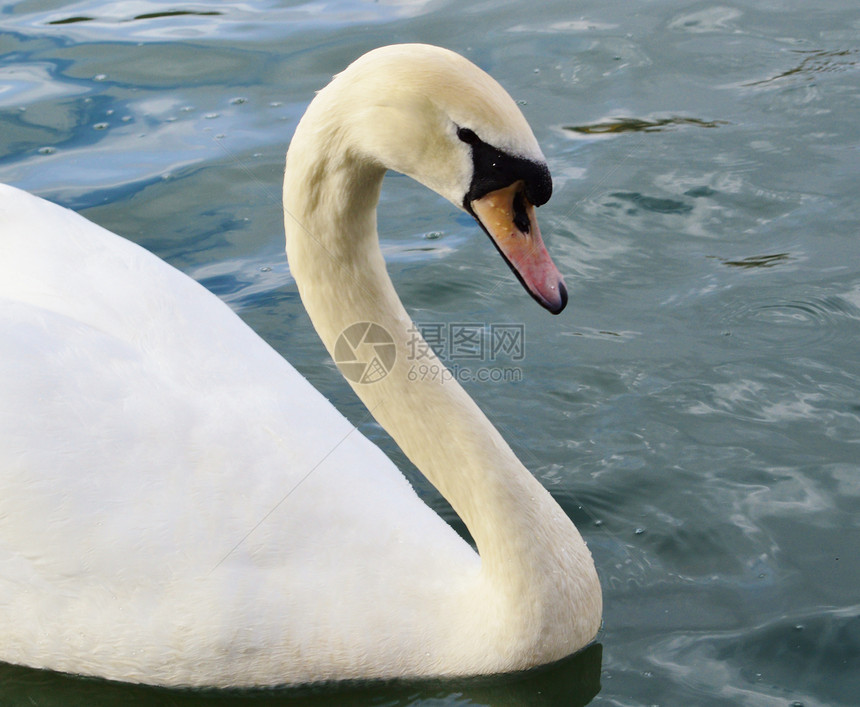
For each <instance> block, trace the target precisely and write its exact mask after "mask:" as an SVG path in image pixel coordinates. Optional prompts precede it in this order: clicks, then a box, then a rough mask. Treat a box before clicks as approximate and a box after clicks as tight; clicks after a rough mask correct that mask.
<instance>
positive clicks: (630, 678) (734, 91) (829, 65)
mask: <svg viewBox="0 0 860 707" xmlns="http://www.w3.org/2000/svg"><path fill="white" fill-rule="evenodd" d="M395 41H424V42H431V43H437V44H443V45H445V46H448V47H450V48H452V49H455V50H457V51H459V52H461V53H463V54H465V55H466V56H468V57H469V58H471V59H472V60H473V61H475V62H476V63H478V64H479V65H481V66H482V67H483V68H485V69H487V70H488V71H489V72H490V73H492V74H493V75H494V76H495V77H496V78H498V79H499V80H500V81H501V82H502V83H503V85H505V86H506V88H508V90H509V91H510V92H511V93H512V94H513V95H514V97H515V98H516V99H517V100H519V101H520V103H521V105H522V108H523V111H524V112H525V114H526V116H527V118H528V119H529V120H530V122H531V124H532V125H533V127H534V130H535V133H536V135H537V137H538V139H539V140H540V142H541V144H542V146H543V149H544V152H545V153H546V155H547V158H548V160H549V163H550V167H551V169H552V171H553V175H554V179H555V192H554V196H553V199H552V200H551V201H550V203H549V204H548V205H546V206H544V207H542V208H541V209H540V211H539V214H538V215H539V218H540V220H541V224H542V230H543V233H544V237H545V239H546V241H547V243H548V247H549V249H550V251H551V252H552V253H553V254H554V256H555V259H556V262H557V263H558V265H559V267H560V269H561V270H562V272H564V273H565V275H566V278H567V284H568V289H569V291H570V304H569V305H568V309H567V310H566V311H565V312H564V313H563V314H562V315H561V316H560V317H551V316H549V315H548V314H547V313H546V312H544V311H542V310H541V309H540V308H539V307H538V306H537V305H536V304H535V303H534V302H533V301H532V300H531V299H530V298H529V297H528V296H526V295H525V293H524V292H523V291H522V288H521V287H520V286H519V284H518V283H517V282H516V281H515V279H514V278H513V276H512V275H511V274H510V272H509V271H508V269H507V267H506V266H505V265H504V264H503V263H502V262H501V261H500V259H499V258H498V257H497V255H496V254H495V252H494V251H493V249H492V248H491V247H490V246H489V244H488V243H487V242H486V237H485V236H483V235H482V234H481V233H480V232H479V231H478V229H477V228H476V227H475V225H474V224H473V223H472V222H471V221H470V219H469V218H467V217H464V216H463V215H459V214H457V213H455V212H454V211H453V210H452V209H451V208H450V207H449V206H448V205H447V204H446V203H445V202H443V201H442V200H440V199H439V198H438V197H436V196H435V195H433V194H430V193H427V192H426V191H424V190H423V189H421V188H420V187H417V186H416V185H414V184H413V183H411V182H410V181H409V180H407V179H405V178H403V177H398V176H392V177H390V178H389V179H388V180H387V182H386V188H385V192H384V195H383V202H382V205H381V211H380V232H381V237H382V241H383V247H384V249H385V252H386V255H387V257H388V260H389V267H390V272H391V274H392V278H393V280H394V282H395V284H396V286H397V287H398V290H399V292H400V294H401V296H402V298H403V300H404V302H405V304H406V306H407V308H408V309H409V310H410V312H411V313H412V314H413V317H414V319H415V320H416V321H418V322H419V323H421V324H423V325H427V326H440V325H441V326H445V325H449V324H454V325H456V324H458V323H464V322H465V323H470V324H476V325H479V326H480V327H482V330H483V331H489V330H490V328H491V327H493V326H509V325H510V326H515V327H521V329H520V331H521V332H522V343H523V344H524V349H523V352H522V354H523V355H522V356H521V357H519V358H517V359H516V360H514V359H515V357H514V356H513V355H502V356H500V357H498V358H497V360H495V361H492V362H490V361H486V360H478V361H475V360H465V359H464V360H462V361H457V362H456V363H458V364H460V365H461V367H462V368H463V369H464V370H465V371H466V372H467V373H466V374H465V375H469V374H470V373H475V374H476V373H477V371H478V370H479V369H487V368H490V367H495V368H497V369H498V368H503V369H517V370H519V371H520V377H519V378H518V379H517V380H514V381H512V382H511V381H509V382H476V381H473V382H468V383H466V387H467V389H468V390H469V392H470V393H471V394H472V395H473V397H474V398H475V399H476V400H477V401H478V402H479V403H480V404H481V406H482V407H483V408H484V409H485V410H486V411H487V412H488V414H489V415H490V417H491V419H492V420H493V421H494V422H495V423H496V424H497V425H498V427H499V428H500V429H501V431H502V432H503V434H504V435H505V437H506V438H507V439H508V440H509V441H510V443H511V444H512V446H513V447H514V449H515V450H516V451H517V453H518V454H519V455H520V457H521V459H522V460H523V461H524V462H525V463H526V465H527V466H529V468H530V469H531V470H532V471H533V472H534V473H535V474H536V475H537V476H538V477H539V478H540V479H541V480H542V481H543V483H544V484H545V485H546V486H547V487H548V488H549V489H550V490H551V491H552V492H553V494H554V495H555V496H556V498H557V499H558V500H559V501H560V502H561V504H562V505H563V506H564V508H565V510H566V511H567V512H568V513H569V514H570V515H571V516H572V517H573V518H574V520H575V521H576V523H577V525H578V526H579V527H580V528H581V530H582V532H583V534H584V536H585V538H586V540H587V541H588V543H589V546H590V547H591V549H592V552H593V554H594V557H595V561H596V564H597V567H598V571H599V573H600V576H601V580H602V584H603V587H604V601H605V607H606V608H605V623H604V627H603V629H602V631H601V632H600V635H599V636H598V645H596V646H594V647H592V648H591V649H589V650H588V651H586V652H585V653H583V654H581V655H578V656H574V657H573V658H571V659H568V660H566V661H563V662H562V663H560V664H558V665H555V666H551V667H549V668H546V669H543V670H540V671H536V672H534V673H530V674H526V675H522V676H512V677H505V678H494V679H487V680H472V681H458V682H444V681H433V682H418V683H405V684H395V685H382V686H380V685H369V686H352V687H345V688H339V689H335V690H331V689H327V690H323V691H316V690H282V691H265V692H262V693H250V694H248V693H240V694H237V693H227V694H223V693H212V692H202V693H201V692H176V691H173V692H171V691H163V690H156V689H151V688H139V687H130V686H123V685H113V684H106V683H103V682H100V681H92V680H80V679H74V678H68V677H64V676H56V675H51V674H47V673H41V672H38V671H32V670H26V669H21V668H16V667H11V666H6V667H4V666H0V705H4V707H5V705H30V704H36V705H107V704H116V705H127V704H132V705H162V704H176V705H206V704H219V705H220V704H250V703H254V704H257V703H260V704H275V703H277V704H282V703H283V704H321V705H322V704H336V705H364V704H368V705H427V706H429V705H434V706H435V705H467V704H468V705H475V704H479V705H509V704H510V705H514V704H516V705H520V704H522V705H532V704H534V705H570V704H587V703H589V701H590V703H591V704H593V705H708V706H710V705H765V706H768V707H769V706H771V705H793V704H798V705H800V704H802V705H805V706H806V707H811V706H813V705H853V704H857V699H858V698H857V695H858V694H860V591H858V585H860V554H858V549H857V548H858V546H860V520H858V513H857V509H858V505H860V338H858V335H860V205H858V196H860V127H858V126H860V121H858V115H860V11H858V7H857V6H856V4H855V3H851V2H840V1H837V0H829V1H821V2H816V1H812V2H801V1H800V0H791V1H790V0H786V1H784V2H778V1H775V0H772V1H768V2H752V0H743V1H730V2H723V3H719V4H718V3H715V2H710V1H707V0H702V1H699V2H671V1H669V0H654V1H652V2H619V1H618V0H609V1H608V2H607V1H604V2H593V1H589V2H577V3H574V2H561V1H551V2H541V3H523V2H475V3H464V2H451V1H446V0H437V1H431V0H425V1H423V2H420V1H419V2H409V1H408V0H400V1H395V0H392V1H390V2H361V1H359V0H333V1H332V2H314V3H301V2H253V1H252V2H244V3H241V2H223V3H207V4H203V3H196V2H192V3H185V4H183V3H180V4H175V5H174V4H169V3H162V2H155V1H152V0H149V1H142V2H134V3H125V2H110V3H109V2H104V1H103V0H89V1H86V0H84V1H81V2H75V3H64V2H35V1H34V2H18V3H3V4H0V181H3V182H8V183H11V184H15V185H17V186H21V187H23V188H26V189H29V190H31V191H33V192H35V193H38V194H40V195H42V196H45V197H48V198H51V199H53V200H55V201H58V202H60V203H62V204H65V205H67V206H70V207H72V208H74V209H76V210H78V211H81V212H82V213H84V214H85V215H86V216H87V217H88V218H90V219H92V220H93V221H96V222H97V223H100V224H102V225H104V226H105V227H107V228H109V229H111V230H113V231H115V232H117V233H120V234H122V235H124V236H126V237H129V238H131V239H132V240H135V241H137V242H138V243H141V244H142V245H144V246H145V247H147V248H149V249H151V250H152V251H154V252H155V253H157V254H158V255H160V256H161V257H163V258H165V259H166V260H168V261H169V262H171V263H173V264H174V265H176V266H178V267H179V268H181V269H183V270H184V271H186V272H187V273H189V274H190V275H192V276H193V277H195V278H197V279H198V280H200V281H201V282H203V283H204V284H205V285H206V286H207V287H209V288H210V289H212V290H213V291H214V292H216V293H217V294H218V295H219V296H221V297H222V298H223V299H225V300H226V301H227V302H228V303H229V304H230V305H231V306H232V307H234V308H235V309H236V310H237V311H239V313H240V314H241V315H242V316H243V317H244V318H245V319H246V320H247V321H248V322H249V323H250V324H251V325H252V326H253V327H254V328H255V329H256V330H257V331H258V332H260V334H261V335H262V336H263V337H265V338H266V339H267V340H268V341H270V342H271V343H272V344H273V345H274V346H275V347H276V348H277V349H278V350H280V351H281V352H283V353H284V355H286V356H288V358H289V359H290V360H291V361H292V362H293V363H294V365H296V367H297V368H298V369H299V370H300V371H301V372H302V373H303V374H305V375H306V376H307V377H308V378H309V379H310V380H311V381H312V382H313V383H314V385H316V386H317V387H318V388H320V389H321V390H322V391H323V392H324V393H325V394H326V395H327V396H329V398H331V399H332V400H333V401H334V402H335V404H336V405H337V406H338V407H339V408H340V409H341V410H342V411H343V412H344V413H345V414H346V415H347V416H349V417H350V418H351V419H352V420H353V421H355V422H356V423H357V424H359V427H360V428H361V429H362V430H363V431H364V432H365V433H366V434H368V435H369V436H371V437H372V438H373V439H374V440H376V441H377V442H378V443H379V444H380V445H382V446H383V448H385V449H386V451H388V452H389V453H390V454H391V455H392V456H393V457H394V458H395V460H396V461H397V462H398V464H400V465H401V467H402V468H404V469H406V470H407V472H408V473H410V474H412V476H411V477H410V478H413V479H414V482H415V484H416V486H418V488H419V490H420V492H421V493H422V495H423V496H424V497H425V498H426V499H427V500H428V502H429V503H430V504H431V505H433V506H434V507H436V508H438V509H439V511H440V513H442V514H443V515H444V516H445V517H446V518H448V519H450V520H451V521H452V523H454V524H455V526H456V527H459V525H458V523H457V521H456V519H454V518H453V517H452V514H451V512H450V510H449V509H447V508H446V507H445V505H444V503H443V502H442V501H441V500H440V499H439V498H438V496H436V495H435V492H433V490H432V489H430V488H428V486H427V484H426V482H424V481H423V479H421V478H419V477H416V476H414V472H413V471H412V470H411V469H409V467H408V464H407V463H406V461H405V460H404V459H403V457H402V455H401V454H400V453H399V452H398V450H397V449H396V448H394V447H393V445H392V443H391V442H390V440H388V439H387V438H386V437H385V435H384V433H382V432H381V430H380V429H379V428H378V427H376V426H375V425H374V424H372V423H369V422H368V421H367V416H366V414H365V412H364V410H363V409H362V408H361V406H360V404H359V403H358V401H357V400H356V398H355V397H354V396H353V395H352V393H351V391H350V390H349V388H348V387H347V386H346V384H345V383H344V382H343V381H342V380H340V379H339V377H338V375H337V372H336V369H335V368H334V366H333V364H332V363H331V362H330V361H329V360H328V359H327V357H326V355H325V352H324V351H323V349H322V346H321V345H320V343H319V342H318V340H317V338H316V336H315V334H314V332H313V330H312V329H311V327H310V324H309V322H308V319H307V317H306V315H305V314H304V312H303V310H302V308H301V305H300V303H299V301H298V297H297V294H296V290H295V286H294V284H293V282H292V280H291V278H290V276H289V271H288V269H287V267H286V263H285V259H284V256H283V252H282V250H283V243H282V238H283V235H282V226H281V213H280V207H279V200H280V178H281V173H282V165H283V154H284V152H285V150H286V147H287V144H288V142H289V138H290V135H291V133H292V130H293V128H294V126H295V124H296V121H297V119H298V117H299V116H300V115H301V113H302V111H303V109H304V107H305V106H306V105H307V103H308V101H309V100H310V98H311V97H312V95H313V92H314V90H315V89H317V88H319V87H321V86H322V85H324V84H325V83H326V81H327V80H328V78H329V77H330V75H331V74H333V73H335V72H336V71H338V70H339V69H341V68H343V67H344V66H345V65H346V64H347V63H349V61H351V60H352V59H353V58H355V57H357V56H358V55H360V54H361V53H363V52H364V51H366V50H368V49H370V48H372V47H374V46H377V45H380V44H386V43H390V42H395ZM0 229H2V224H0ZM446 331H450V329H446ZM442 345H447V344H446V343H445V342H442ZM448 354H449V355H450V356H449V357H453V354H454V351H448ZM0 365H2V362H0ZM357 502H360V499H357ZM0 522H2V520H0Z"/></svg>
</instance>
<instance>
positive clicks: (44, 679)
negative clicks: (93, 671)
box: [0, 643, 602, 707]
mask: <svg viewBox="0 0 860 707" xmlns="http://www.w3.org/2000/svg"><path fill="white" fill-rule="evenodd" d="M601 656H602V647H601V645H600V644H599V643H598V644H594V645H591V646H588V647H587V648H585V649H584V650H582V651H580V652H579V653H577V654H576V655H573V656H570V657H569V658H565V659H564V660H562V661H559V662H558V663H554V664H552V665H548V666H545V667H543V668H538V669H536V670H531V671H528V672H524V673H517V674H514V675H507V676H497V677H488V678H469V679H462V680H420V681H408V680H403V681H400V680H397V681H391V682H371V683H355V684H351V685H342V686H337V685H323V686H314V687H298V688H296V687H293V688H271V689H265V690H164V689H160V688H153V687H148V686H144V685H123V684H120V683H113V682H107V681H104V680H94V679H91V678H79V677H73V676H70V675H62V674H59V673H50V672H46V671H44V670H32V669H30V668H22V667H18V666H11V665H4V664H2V663H0V684H2V686H3V687H2V692H0V695H2V697H3V705H4V706H8V707H19V706H20V707H25V706H26V705H33V704H38V705H40V707H53V706H54V705H56V706H57V707H111V706H112V705H117V706H118V707H119V706H121V707H137V706H139V705H140V706H143V705H155V704H160V705H166V704H169V705H174V706H175V707H184V706H185V705H201V706H202V705H209V706H211V707H246V706H247V705H266V706H268V705H280V704H283V705H287V704H289V705H302V706H304V707H323V706H327V705H338V706H339V707H352V706H355V707H358V705H367V704H376V705H381V704H384V705H392V706H393V705H413V704H416V702H415V698H416V696H417V695H421V700H422V701H426V702H422V704H440V703H441V702H439V701H441V700H444V699H445V698H446V697H448V696H449V695H451V694H452V693H453V694H456V695H458V697H459V698H461V699H462V700H463V701H464V702H465V703H467V704H470V705H494V706H497V707H520V706H522V707H544V706H546V707H549V706H550V705H562V704H564V705H565V706H566V707H584V705H587V704H588V703H589V702H591V700H592V699H593V698H594V696H595V695H596V694H597V693H598V692H599V691H600V671H601Z"/></svg>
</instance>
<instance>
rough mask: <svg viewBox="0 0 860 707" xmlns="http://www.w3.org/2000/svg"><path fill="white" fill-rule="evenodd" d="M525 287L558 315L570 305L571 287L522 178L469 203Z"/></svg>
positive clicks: (539, 302)
mask: <svg viewBox="0 0 860 707" xmlns="http://www.w3.org/2000/svg"><path fill="white" fill-rule="evenodd" d="M469 206H470V208H471V211H472V215H473V216H475V218H476V219H477V220H478V223H480V224H481V227H482V228H483V229H484V230H485V231H486V232H487V234H488V235H489V236H490V238H491V239H492V241H493V244H494V245H495V246H496V248H497V249H498V251H499V253H501V254H502V257H503V258H504V259H505V261H506V262H507V263H508V265H510V266H511V270H513V271H514V274H515V275H516V276H517V278H518V279H519V281H520V282H521V283H523V287H525V288H526V290H528V292H529V294H530V295H531V296H532V297H534V298H535V299H536V300H537V301H538V304H540V305H541V306H542V307H546V309H548V310H549V311H550V312H552V313H553V314H558V313H559V312H560V311H561V310H562V309H564V306H565V305H566V304H567V288H566V287H565V286H564V279H563V278H562V276H561V273H559V271H558V268H557V267H556V266H555V263H553V262H552V258H550V256H549V253H547V251H546V246H544V244H543V239H542V238H541V235H540V229H539V228H538V225H537V219H536V218H535V208H534V206H532V204H530V203H529V201H528V199H527V198H526V195H525V191H524V185H523V183H522V182H521V181H519V182H515V183H514V184H511V186H509V187H505V188H504V189H497V190H496V191H492V192H490V193H489V194H487V195H486V196H483V197H481V198H480V199H475V201H472V202H471V203H470V204H469Z"/></svg>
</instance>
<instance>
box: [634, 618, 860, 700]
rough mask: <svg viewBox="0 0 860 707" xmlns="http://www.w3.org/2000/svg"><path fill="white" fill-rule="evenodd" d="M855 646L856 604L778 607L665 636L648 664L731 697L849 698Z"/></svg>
mask: <svg viewBox="0 0 860 707" xmlns="http://www.w3.org/2000/svg"><path fill="white" fill-rule="evenodd" d="M858 654H860V607H858V606H853V607H846V608H841V609H831V608H822V609H818V610H815V611H813V612H810V613H807V614H804V615H794V616H791V615H781V616H778V617H775V618H769V619H765V620H764V621H763V622H762V623H761V624H760V625H759V626H758V627H757V628H754V629H752V630H750V629H748V628H744V629H741V630H739V631H729V632H719V633H712V632H708V633H704V634H699V635H690V634H681V635H675V636H670V637H668V638H666V639H665V640H664V641H662V642H661V643H660V644H658V645H655V646H653V647H652V648H651V655H650V658H649V660H650V662H651V663H652V665H654V672H659V673H661V674H664V675H667V676H668V677H669V678H670V679H671V680H673V681H676V682H678V683H680V684H682V685H684V686H685V687H687V688H692V689H694V690H697V691H698V690H701V691H704V692H706V693H707V694H719V695H721V696H723V697H725V698H726V699H730V700H731V701H732V702H731V703H732V704H795V703H797V704H806V705H812V704H824V703H825V702H822V699H824V700H826V701H827V702H826V704H831V705H853V704H856V699H857V695H858V694H860V671H857V670H852V668H851V666H852V665H853V663H854V662H855V661H856V657H857V655H858ZM775 697H779V698H782V700H784V701H780V702H779V703H777V702H773V701H772V700H773V699H774V698H775Z"/></svg>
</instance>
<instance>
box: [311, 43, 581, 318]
mask: <svg viewBox="0 0 860 707" xmlns="http://www.w3.org/2000/svg"><path fill="white" fill-rule="evenodd" d="M329 92H330V93H331V94H332V95H337V100H336V101H335V102H329V101H327V100H325V98H324V96H325V94H327V93H329ZM318 98H319V99H322V100H320V101H319V103H321V104H322V105H321V108H323V109H325V110H329V111H336V112H337V113H338V114H339V115H337V116H336V117H335V116H329V117H335V121H334V122H336V123H337V124H339V125H340V126H341V127H342V128H344V129H345V131H346V133H345V135H343V138H344V141H345V143H346V144H348V145H349V146H350V149H351V150H353V151H354V152H355V153H356V154H355V156H356V157H357V158H359V159H365V160H369V161H372V162H375V163H377V164H379V165H380V166H382V167H385V168H386V169H392V170H395V171H398V172H401V173H403V174H406V175H408V176H410V177H412V178H413V179H415V180H417V181H419V182H421V183H422V184H424V185H426V186H428V187H430V188H431V189H433V190H434V191H436V192H437V193H439V194H441V195H442V196H444V197H445V198H446V199H448V200H449V201H451V202H452V203H453V204H455V205H456V206H458V207H459V208H461V209H465V210H466V211H467V212H469V213H470V214H471V215H472V216H474V217H475V219H476V220H477V221H478V223H479V224H480V225H481V227H482V228H483V229H484V231H485V232H486V233H487V235H489V237H490V239H491V240H492V242H493V244H494V245H495V246H496V248H497V249H498V251H499V253H501V255H502V257H503V258H504V259H505V261H506V262H507V263H508V265H510V267H511V269H512V270H513V271H514V273H515V274H516V276H517V277H518V278H519V280H520V282H522V284H523V286H524V287H525V288H526V290H527V291H528V292H529V294H531V296H532V297H533V298H534V299H535V300H537V301H538V302H539V303H540V304H541V305H542V306H544V307H545V308H546V309H548V310H549V311H550V312H552V313H553V314H558V313H559V312H560V311H561V310H562V309H564V306H565V304H567V290H566V288H565V285H564V280H563V279H562V277H561V274H560V273H559V271H558V269H557V268H556V266H555V264H554V263H553V262H552V259H551V258H550V256H549V254H548V253H547V251H546V248H545V247H544V244H543V240H542V238H541V234H540V229H539V228H538V224H537V221H536V219H535V209H534V207H536V206H540V205H542V204H544V203H546V201H547V200H548V199H549V197H550V194H551V193H552V179H551V178H550V174H549V169H548V168H547V165H546V160H545V158H544V156H543V154H542V153H541V150H540V147H539V146H538V143H537V140H536V139H535V137H534V134H533V133H532V131H531V128H530V127H529V125H528V123H527V122H526V120H525V118H524V117H523V115H522V113H521V112H520V110H519V108H518V107H517V105H516V103H515V102H514V101H513V99H512V98H511V97H510V95H508V93H507V92H506V91H505V90H504V89H503V88H502V87H501V86H500V85H499V84H498V83H497V82H496V81H495V80H494V79H493V78H491V77H490V76H489V75H488V74H487V73H485V72H484V71H482V70H481V69H479V68H478V67H477V66H475V65H474V64H472V63H471V62H469V61H468V60H466V59H464V58H463V57H461V56H460V55H458V54H455V53H454V52H451V51H448V50H446V49H440V48H438V47H432V46H427V45H421V44H403V45H394V46H389V47H383V48H381V49H376V50H374V51H372V52H369V53H368V54H365V55H364V56H363V57H361V58H360V59H358V60H357V61H355V62H354V63H353V64H351V65H350V66H349V67H348V68H347V69H346V70H344V71H343V72H342V73H341V74H339V75H338V76H337V77H335V79H334V81H333V82H332V83H331V84H330V87H328V88H326V89H324V91H323V92H321V94H320V96H319V97H318ZM344 99H345V100H344Z"/></svg>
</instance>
